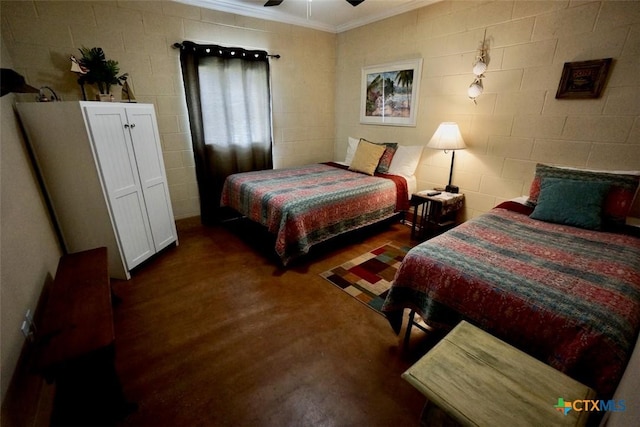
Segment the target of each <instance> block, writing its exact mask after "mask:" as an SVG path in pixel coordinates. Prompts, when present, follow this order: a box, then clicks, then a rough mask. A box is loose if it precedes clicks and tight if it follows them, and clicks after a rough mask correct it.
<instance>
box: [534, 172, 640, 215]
mask: <svg viewBox="0 0 640 427" xmlns="http://www.w3.org/2000/svg"><path fill="white" fill-rule="evenodd" d="M544 178H560V179H573V180H579V181H588V182H604V183H607V184H609V185H610V187H609V191H608V193H607V196H606V198H605V201H604V211H603V221H604V225H605V226H616V225H621V224H624V222H625V219H626V217H627V215H629V210H630V209H631V205H632V204H633V199H634V197H635V194H636V191H637V190H638V184H639V183H640V174H638V173H637V172H636V173H633V172H628V173H625V172H605V171H589V170H582V169H570V168H561V167H554V166H547V165H543V164H537V165H536V175H535V178H534V179H533V182H532V183H531V188H530V189H529V199H528V200H527V203H528V204H529V205H532V206H535V205H536V204H537V203H538V197H539V195H540V185H541V183H542V180H543V179H544Z"/></svg>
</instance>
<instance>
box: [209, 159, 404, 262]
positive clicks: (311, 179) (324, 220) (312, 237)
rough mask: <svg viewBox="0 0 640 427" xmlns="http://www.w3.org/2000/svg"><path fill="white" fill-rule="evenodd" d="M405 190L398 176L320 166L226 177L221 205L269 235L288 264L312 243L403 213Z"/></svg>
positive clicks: (402, 181) (340, 166) (333, 164)
mask: <svg viewBox="0 0 640 427" xmlns="http://www.w3.org/2000/svg"><path fill="white" fill-rule="evenodd" d="M407 191H408V190H407V181H406V180H405V179H404V178H402V177H399V176H395V175H388V174H378V173H377V174H376V176H369V175H365V174H362V173H358V172H352V171H349V170H347V169H346V167H344V166H342V165H339V164H337V163H324V164H320V163H319V164H313V165H306V166H301V167H293V168H284V169H273V170H266V171H256V172H244V173H239V174H235V175H231V176H229V177H228V178H227V180H226V181H225V184H224V188H223V190H222V201H221V205H222V206H228V207H231V208H233V209H234V210H236V211H238V212H239V213H241V214H242V215H244V216H246V217H247V218H249V219H251V220H252V221H255V222H257V223H260V224H262V225H264V226H265V227H266V228H267V229H268V230H269V231H270V232H271V233H273V234H274V235H275V236H276V242H275V251H276V253H277V254H278V256H279V257H280V259H281V260H282V263H283V264H284V265H287V263H289V262H290V261H291V260H292V259H294V258H296V257H299V256H301V255H304V254H306V253H308V252H309V249H310V248H311V247H312V246H313V245H315V244H318V243H320V242H323V241H325V240H328V239H330V238H332V237H335V236H337V235H340V234H342V233H346V232H348V231H352V230H355V229H358V228H361V227H364V226H367V225H371V224H374V223H377V222H380V221H383V220H385V219H389V218H391V217H392V216H394V215H395V214H396V213H397V212H399V211H402V210H406V209H407V208H408V195H407Z"/></svg>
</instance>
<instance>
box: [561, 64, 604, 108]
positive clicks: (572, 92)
mask: <svg viewBox="0 0 640 427" xmlns="http://www.w3.org/2000/svg"><path fill="white" fill-rule="evenodd" d="M611 62H612V59H611V58H604V59H594V60H591V61H580V62H565V63H564V67H563V69H562V76H561V77H560V84H559V85H558V91H557V92H556V99H586V98H598V97H600V93H601V92H602V89H603V88H604V85H605V81H606V79H607V75H608V73H609V67H610V66H611Z"/></svg>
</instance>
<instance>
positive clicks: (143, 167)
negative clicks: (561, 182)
mask: <svg viewBox="0 0 640 427" xmlns="http://www.w3.org/2000/svg"><path fill="white" fill-rule="evenodd" d="M16 109H17V111H18V115H19V117H20V120H21V122H22V124H23V126H24V129H25V132H26V134H27V138H28V140H29V145H30V146H31V149H32V151H33V153H34V157H35V160H36V163H37V166H38V170H39V171H40V174H41V175H42V178H43V181H44V186H45V188H46V192H47V194H48V197H49V199H50V201H51V205H52V209H53V213H54V216H55V220H56V222H57V224H58V226H59V228H60V231H61V234H62V239H63V241H64V245H65V248H66V249H67V251H69V252H78V251H82V250H87V249H92V248H95V247H99V246H106V247H107V249H108V253H109V273H110V275H111V277H114V278H119V279H129V278H130V277H131V276H130V273H129V272H130V270H131V269H133V268H134V267H136V266H137V265H139V264H140V263H142V262H143V261H145V260H146V259H148V258H149V257H151V256H152V255H154V254H155V253H157V252H158V251H160V250H162V249H163V248H165V247H167V246H169V245H171V244H173V243H176V244H177V241H178V240H177V233H176V227H175V220H174V216H173V211H172V209H171V200H170V198H169V188H168V185H167V178H166V173H165V169H164V161H163V158H162V149H161V145H160V136H159V133H158V124H157V120H156V115H155V110H154V107H153V105H151V104H134V103H112V102H28V103H18V104H17V105H16ZM3 185H10V183H3Z"/></svg>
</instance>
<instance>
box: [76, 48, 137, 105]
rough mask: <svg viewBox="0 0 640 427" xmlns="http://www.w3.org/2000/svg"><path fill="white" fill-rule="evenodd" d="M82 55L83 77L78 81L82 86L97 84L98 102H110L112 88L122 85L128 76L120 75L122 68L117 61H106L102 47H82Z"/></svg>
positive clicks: (80, 62)
mask: <svg viewBox="0 0 640 427" xmlns="http://www.w3.org/2000/svg"><path fill="white" fill-rule="evenodd" d="M79 50H80V53H81V54H82V58H80V59H79V60H78V63H79V65H80V67H81V68H82V71H83V73H82V75H81V76H80V79H79V80H78V83H80V85H83V84H84V83H88V84H95V85H96V86H97V88H98V91H99V92H100V93H99V95H97V98H98V100H100V101H103V100H106V101H110V100H111V99H112V94H111V86H112V85H116V84H117V85H120V86H122V84H123V82H125V81H126V80H127V76H128V74H127V73H125V74H122V75H120V76H119V75H118V73H119V72H120V66H119V65H118V62H117V61H114V60H112V59H106V57H105V55H104V51H103V50H102V48H100V47H94V48H91V49H89V48H86V47H82V48H81V49H79Z"/></svg>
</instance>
